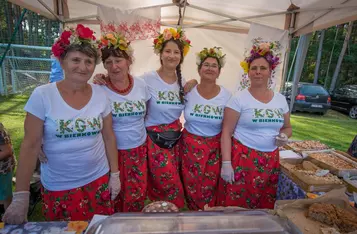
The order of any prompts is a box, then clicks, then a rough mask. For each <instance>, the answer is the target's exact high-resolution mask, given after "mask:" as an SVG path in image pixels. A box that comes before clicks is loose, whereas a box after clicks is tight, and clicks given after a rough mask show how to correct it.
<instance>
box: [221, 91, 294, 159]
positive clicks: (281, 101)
mask: <svg viewBox="0 0 357 234" xmlns="http://www.w3.org/2000/svg"><path fill="white" fill-rule="evenodd" d="M227 107H229V108H231V109H233V110H235V111H237V112H239V113H240V118H239V120H238V123H237V125H236V128H235V131H234V138H236V139H237V140H239V141H240V142H242V144H244V145H245V146H248V147H249V148H252V149H256V150H259V151H262V152H272V151H274V150H275V149H276V148H277V146H276V145H275V137H276V136H277V135H278V134H279V132H280V129H281V128H282V127H283V125H284V114H286V113H288V112H289V107H288V103H287V102H286V99H285V97H284V96H283V95H281V94H280V93H274V97H273V99H272V100H271V101H270V102H269V103H266V104H265V103H262V102H260V101H258V100H256V99H255V98H254V97H253V96H252V95H251V94H250V92H249V91H248V89H246V90H244V91H242V92H240V93H237V94H236V95H234V96H232V98H231V100H229V102H228V104H227Z"/></svg>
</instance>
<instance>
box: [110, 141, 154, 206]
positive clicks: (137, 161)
mask: <svg viewBox="0 0 357 234" xmlns="http://www.w3.org/2000/svg"><path fill="white" fill-rule="evenodd" d="M118 162H119V170H120V181H121V190H120V193H119V196H118V197H117V199H116V200H115V202H114V208H115V212H140V211H141V210H142V209H143V208H144V202H145V200H146V195H147V179H148V178H147V175H148V174H147V145H146V143H144V144H143V145H141V146H139V147H136V148H134V149H127V150H118Z"/></svg>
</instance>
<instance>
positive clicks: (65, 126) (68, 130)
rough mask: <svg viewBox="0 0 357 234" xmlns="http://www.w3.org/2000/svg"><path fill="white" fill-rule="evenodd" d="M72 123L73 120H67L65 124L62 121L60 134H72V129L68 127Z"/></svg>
mask: <svg viewBox="0 0 357 234" xmlns="http://www.w3.org/2000/svg"><path fill="white" fill-rule="evenodd" d="M71 122H72V120H67V121H66V122H64V120H63V119H61V120H60V122H59V124H60V133H61V134H64V133H65V132H66V131H67V132H72V129H70V128H68V125H69V124H70V123H71Z"/></svg>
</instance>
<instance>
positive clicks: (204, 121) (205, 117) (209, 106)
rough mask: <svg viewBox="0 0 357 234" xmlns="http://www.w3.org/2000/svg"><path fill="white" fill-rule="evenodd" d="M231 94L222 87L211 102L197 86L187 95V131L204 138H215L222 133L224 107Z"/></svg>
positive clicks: (185, 111)
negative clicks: (200, 92) (202, 94)
mask: <svg viewBox="0 0 357 234" xmlns="http://www.w3.org/2000/svg"><path fill="white" fill-rule="evenodd" d="M230 97H231V93H230V92H229V91H228V90H227V89H225V88H223V87H222V86H221V91H220V92H219V94H218V95H217V96H216V97H214V98H211V99H209V100H207V99H205V98H204V97H202V96H201V95H200V94H199V93H198V91H197V86H196V87H194V88H193V89H192V91H191V92H189V93H188V94H187V95H186V100H187V101H186V102H185V110H184V114H185V120H186V122H185V129H186V130H187V131H188V132H189V133H192V134H195V135H198V136H204V137H210V136H215V135H217V134H219V133H220V132H221V131H222V122H223V113H224V107H225V106H226V104H227V102H228V100H229V99H230Z"/></svg>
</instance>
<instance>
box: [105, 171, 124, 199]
mask: <svg viewBox="0 0 357 234" xmlns="http://www.w3.org/2000/svg"><path fill="white" fill-rule="evenodd" d="M119 174H120V172H119V171H118V172H114V173H110V177H109V184H108V186H109V192H110V198H111V200H112V201H114V200H115V198H116V197H117V196H118V194H119V193H120V187H121V184H120V178H119Z"/></svg>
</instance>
